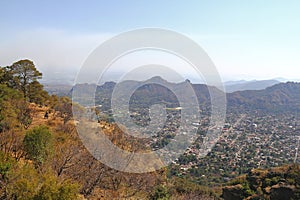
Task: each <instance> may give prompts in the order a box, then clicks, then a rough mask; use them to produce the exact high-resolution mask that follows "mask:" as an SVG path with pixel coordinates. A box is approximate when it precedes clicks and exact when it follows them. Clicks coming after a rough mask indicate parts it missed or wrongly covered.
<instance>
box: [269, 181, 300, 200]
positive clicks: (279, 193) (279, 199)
mask: <svg viewBox="0 0 300 200" xmlns="http://www.w3.org/2000/svg"><path fill="white" fill-rule="evenodd" d="M294 191H295V186H291V185H286V184H280V183H279V184H277V185H274V186H272V187H271V194H270V200H290V199H294Z"/></svg>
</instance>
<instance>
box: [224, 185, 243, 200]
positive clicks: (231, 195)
mask: <svg viewBox="0 0 300 200" xmlns="http://www.w3.org/2000/svg"><path fill="white" fill-rule="evenodd" d="M222 197H223V198H224V199H225V200H240V199H243V186H242V185H240V184H238V185H234V186H226V187H224V188H223V194H222Z"/></svg>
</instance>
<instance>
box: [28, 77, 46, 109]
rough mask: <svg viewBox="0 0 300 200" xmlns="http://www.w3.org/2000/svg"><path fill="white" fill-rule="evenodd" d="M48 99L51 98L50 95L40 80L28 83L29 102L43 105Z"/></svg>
mask: <svg viewBox="0 0 300 200" xmlns="http://www.w3.org/2000/svg"><path fill="white" fill-rule="evenodd" d="M47 99H49V95H48V93H47V92H46V91H45V90H44V86H43V85H42V84H40V83H39V82H38V81H32V82H31V83H30V84H29V85H28V100H29V102H31V103H36V104H39V105H43V104H45V102H46V100H47Z"/></svg>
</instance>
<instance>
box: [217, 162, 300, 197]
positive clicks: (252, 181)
mask: <svg viewBox="0 0 300 200" xmlns="http://www.w3.org/2000/svg"><path fill="white" fill-rule="evenodd" d="M222 197H223V198H224V200H240V199H248V200H254V199H270V200H297V199H300V165H287V166H283V167H277V168H272V169H252V170H251V171H249V173H248V174H246V175H244V176H240V177H238V178H236V179H234V180H232V181H231V182H230V183H229V184H228V186H226V187H224V188H223V194H222Z"/></svg>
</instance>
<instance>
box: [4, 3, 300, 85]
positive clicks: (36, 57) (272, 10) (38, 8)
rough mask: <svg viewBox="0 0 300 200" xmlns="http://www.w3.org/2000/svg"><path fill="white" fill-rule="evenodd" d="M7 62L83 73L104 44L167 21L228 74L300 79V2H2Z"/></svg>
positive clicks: (163, 25)
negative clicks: (29, 61)
mask: <svg viewBox="0 0 300 200" xmlns="http://www.w3.org/2000/svg"><path fill="white" fill-rule="evenodd" d="M0 8H1V12H0V27H1V29H0V30H1V31H0V65H1V66H5V65H9V64H11V63H13V62H14V61H17V60H18V59H21V58H29V59H32V60H33V61H34V62H35V64H36V65H37V67H38V68H39V69H40V70H41V71H42V72H44V74H46V73H47V72H48V71H49V72H52V73H53V72H62V71H67V72H73V73H75V72H77V71H78V70H79V68H80V66H81V65H82V63H83V62H84V60H85V59H86V58H87V57H88V55H89V53H91V52H92V51H93V50H94V49H95V48H96V47H97V46H98V45H99V44H101V42H103V41H104V40H106V39H108V38H110V37H112V36H114V35H116V34H119V33H121V32H124V31H128V30H132V29H136V28H143V27H159V28H166V29H171V30H174V31H178V32H180V33H183V34H185V35H187V36H189V37H190V38H191V39H193V40H195V41H196V42H198V43H199V45H200V46H202V47H203V48H204V50H205V51H206V52H207V53H208V55H209V56H210V57H211V59H212V60H213V62H214V63H215V65H216V67H217V69H218V70H219V72H220V74H221V76H222V78H223V79H225V80H228V79H254V78H256V79H267V78H275V77H284V78H289V79H298V80H299V79H300V76H299V75H300V12H299V10H300V1H298V0H294V1H292V0H282V1H277V0H251V1H250V0H236V1H231V0H226V1H225V0H219V1H217V0H213V1H211V0H206V1H199V0H195V1H179V0H178V1H174V0H172V1H171V0H170V1H167V0H151V1H146V0H136V1H132V0H126V1H125V0H119V1H113V0H107V1H74V0H73V1H63V2H61V1H47V2H46V1H30V0H28V1H13V0H10V1H0Z"/></svg>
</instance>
